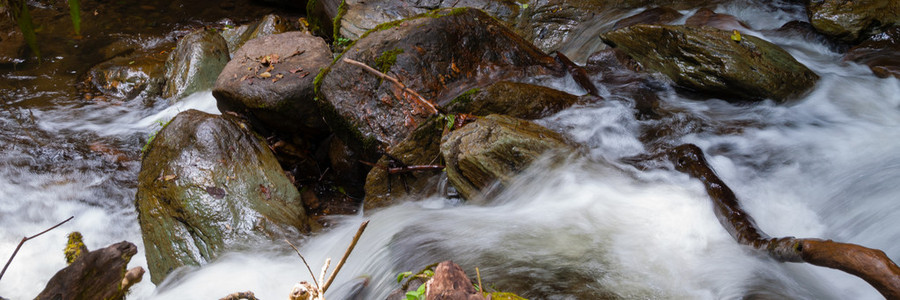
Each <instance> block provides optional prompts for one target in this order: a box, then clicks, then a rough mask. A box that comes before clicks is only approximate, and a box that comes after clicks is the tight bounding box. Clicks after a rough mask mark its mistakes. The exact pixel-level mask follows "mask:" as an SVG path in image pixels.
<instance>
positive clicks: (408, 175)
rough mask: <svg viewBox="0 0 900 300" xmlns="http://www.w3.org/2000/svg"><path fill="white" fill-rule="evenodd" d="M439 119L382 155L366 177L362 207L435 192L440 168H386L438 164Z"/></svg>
mask: <svg viewBox="0 0 900 300" xmlns="http://www.w3.org/2000/svg"><path fill="white" fill-rule="evenodd" d="M445 127H446V121H444V120H443V119H442V118H437V117H434V118H431V119H429V120H428V121H426V122H425V123H424V124H422V125H421V126H419V128H416V130H415V131H413V133H412V134H410V135H409V137H407V138H406V139H405V140H403V141H402V142H400V143H399V144H398V145H397V146H396V147H393V148H391V150H390V152H389V153H388V154H389V155H390V156H388V155H385V156H382V157H381V159H379V160H378V162H377V163H376V165H377V167H373V168H372V170H370V171H369V174H368V176H366V188H365V190H366V200H365V202H364V203H365V204H364V208H365V210H371V209H375V208H380V207H386V206H389V205H391V204H395V203H396V202H398V201H399V200H401V199H405V198H419V199H421V198H425V197H427V196H430V195H432V194H434V193H435V192H437V186H438V181H439V178H440V174H441V169H428V170H418V171H408V172H407V171H404V172H401V173H396V174H391V173H390V172H389V170H387V169H386V168H399V167H403V166H417V165H440V164H441V152H440V145H441V133H442V132H443V131H444V128H445Z"/></svg>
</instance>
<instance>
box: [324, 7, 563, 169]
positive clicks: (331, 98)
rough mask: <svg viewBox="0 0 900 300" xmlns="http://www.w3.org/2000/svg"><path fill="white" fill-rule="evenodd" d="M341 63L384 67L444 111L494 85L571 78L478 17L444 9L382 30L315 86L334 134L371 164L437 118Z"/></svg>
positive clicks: (358, 44) (362, 41)
mask: <svg viewBox="0 0 900 300" xmlns="http://www.w3.org/2000/svg"><path fill="white" fill-rule="evenodd" d="M344 58H349V59H353V60H356V61H359V62H362V63H364V64H366V65H369V66H372V67H373V68H379V67H380V68H382V69H383V70H384V71H386V72H385V73H387V74H388V75H391V76H394V77H396V78H397V79H398V80H399V81H400V82H402V83H403V84H404V85H405V86H407V87H409V88H410V89H411V90H413V91H416V92H418V93H419V94H420V95H421V96H423V97H424V98H425V99H429V100H431V101H432V102H434V103H436V104H437V105H439V106H440V105H446V104H447V103H449V102H450V101H451V100H452V99H453V98H455V97H456V96H458V95H459V94H460V93H462V92H464V91H466V90H469V89H472V88H477V87H481V86H484V85H487V84H489V83H492V82H495V81H503V80H506V81H525V80H534V79H537V80H540V79H541V78H550V77H553V78H559V77H562V76H565V75H566V74H567V70H566V67H565V66H564V65H563V64H561V63H559V62H557V61H556V60H555V59H554V58H553V57H550V56H548V55H546V54H543V53H542V52H541V51H540V50H538V49H537V48H535V47H534V46H533V45H531V44H530V43H528V42H527V41H525V40H523V39H522V38H520V37H519V36H517V35H516V34H515V33H514V32H512V31H510V30H509V29H507V27H505V26H504V25H503V24H501V23H499V22H498V21H496V20H495V19H493V18H491V17H490V16H489V15H487V14H485V13H484V12H482V11H480V10H476V9H469V8H461V9H441V10H436V11H432V12H429V13H427V14H424V15H419V16H417V17H414V18H411V19H406V20H401V21H395V22H391V23H385V24H382V25H379V26H378V27H377V28H375V29H372V30H371V31H369V32H367V33H366V34H364V35H363V37H362V38H360V39H359V40H357V41H356V42H355V43H354V44H353V45H351V46H350V47H349V48H348V49H347V50H346V51H345V52H344V53H343V54H342V56H341V57H340V58H338V59H337V60H336V61H335V62H334V63H333V64H332V65H331V66H330V67H329V68H327V69H325V70H324V71H323V72H322V73H320V74H319V76H317V81H316V82H317V83H316V91H317V96H318V100H319V106H320V111H321V112H322V113H323V115H324V117H325V119H326V121H327V122H328V124H329V125H330V126H331V128H332V130H334V132H335V134H337V135H338V137H340V138H341V139H342V140H344V141H345V142H347V144H348V145H349V146H351V147H353V148H355V149H361V150H362V151H361V152H362V153H364V154H365V156H367V157H368V158H369V159H371V160H376V159H378V158H380V157H381V154H383V151H385V150H387V149H390V148H392V147H394V146H396V145H397V144H398V143H400V142H401V141H403V140H404V139H406V137H408V136H409V134H410V133H412V131H413V130H414V129H415V128H416V127H418V126H419V125H420V124H423V123H424V122H425V121H426V120H427V118H428V117H429V116H431V115H432V114H433V113H432V112H431V111H430V109H429V108H427V107H426V106H424V105H423V104H421V103H420V102H418V101H417V100H415V98H413V96H412V95H410V94H408V93H405V92H403V91H401V90H399V89H398V88H397V86H395V85H394V84H393V83H392V82H390V81H388V80H383V79H382V78H380V77H378V76H376V75H375V74H372V73H370V72H368V71H366V70H365V69H363V68H361V67H359V66H356V65H352V64H350V63H347V62H345V61H344V60H343V59H344ZM379 58H381V59H379Z"/></svg>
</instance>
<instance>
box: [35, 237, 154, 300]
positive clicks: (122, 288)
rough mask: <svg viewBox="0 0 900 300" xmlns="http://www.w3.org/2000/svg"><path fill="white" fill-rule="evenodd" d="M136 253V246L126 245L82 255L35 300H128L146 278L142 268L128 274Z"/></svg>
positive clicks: (118, 244) (123, 243)
mask: <svg viewBox="0 0 900 300" xmlns="http://www.w3.org/2000/svg"><path fill="white" fill-rule="evenodd" d="M85 250H87V249H86V248H85ZM136 253H137V246H135V245H134V244H132V243H129V242H124V241H123V242H119V243H116V244H112V245H110V246H108V247H106V248H103V249H99V250H94V251H87V252H85V253H82V254H81V255H80V256H78V257H77V258H75V260H74V261H73V262H72V263H71V264H70V265H69V266H67V267H65V268H63V269H62V270H59V272H56V274H55V275H53V277H52V278H50V281H49V282H48V283H47V286H46V287H44V290H43V291H41V293H40V294H38V296H37V297H36V298H35V299H40V300H52V299H85V300H86V299H125V295H126V294H127V293H128V289H129V288H130V287H131V286H132V285H134V284H135V283H137V282H139V281H141V278H142V277H143V275H144V269H143V268H141V267H135V268H134V269H131V270H128V271H126V267H127V266H128V262H129V261H131V257H132V256H134V255H135V254H136Z"/></svg>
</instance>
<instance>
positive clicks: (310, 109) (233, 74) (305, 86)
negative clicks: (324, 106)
mask: <svg viewBox="0 0 900 300" xmlns="http://www.w3.org/2000/svg"><path fill="white" fill-rule="evenodd" d="M331 61H332V56H331V51H330V50H329V49H328V45H327V44H325V41H324V40H322V38H319V37H315V36H312V35H310V34H307V33H303V32H299V31H294V32H287V33H280V34H275V35H268V36H264V37H260V38H257V39H253V40H251V41H249V42H247V43H246V44H244V46H243V47H241V49H239V50H238V51H237V52H235V54H234V59H232V60H231V61H230V62H228V64H227V65H226V66H225V69H223V70H222V73H221V74H220V75H219V78H218V79H217V80H216V84H215V88H214V89H213V96H215V97H216V101H217V103H218V107H219V110H220V111H235V112H239V113H242V114H243V113H248V114H249V115H252V116H253V117H255V118H257V119H259V120H260V121H262V123H264V124H265V125H266V126H267V127H269V128H272V129H275V130H277V131H282V132H286V133H289V134H297V133H299V134H301V135H303V136H321V135H323V134H325V133H327V131H328V128H327V125H326V124H325V122H324V121H323V120H322V117H321V116H320V114H319V113H318V109H317V108H316V102H315V93H314V91H313V79H314V78H315V77H316V75H315V74H318V73H319V71H320V70H321V69H322V68H325V67H327V66H328V65H329V64H330V63H331Z"/></svg>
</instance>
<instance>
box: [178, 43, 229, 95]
mask: <svg viewBox="0 0 900 300" xmlns="http://www.w3.org/2000/svg"><path fill="white" fill-rule="evenodd" d="M229 58H230V57H229V55H228V45H227V43H226V42H225V39H224V38H222V36H221V35H219V34H218V33H216V32H215V31H211V30H205V29H200V30H197V31H194V32H191V33H190V34H188V35H186V36H184V37H183V38H181V40H179V41H178V44H177V45H176V46H175V50H173V51H172V54H171V55H170V56H169V59H168V60H167V61H166V75H165V77H166V84H165V86H164V87H163V97H166V98H174V99H175V100H177V99H180V98H183V97H185V96H187V95H190V94H191V93H194V92H197V91H201V90H205V89H210V88H212V87H213V85H214V84H215V82H216V78H217V77H218V76H219V72H222V69H223V68H225V64H226V63H228V60H229Z"/></svg>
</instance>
